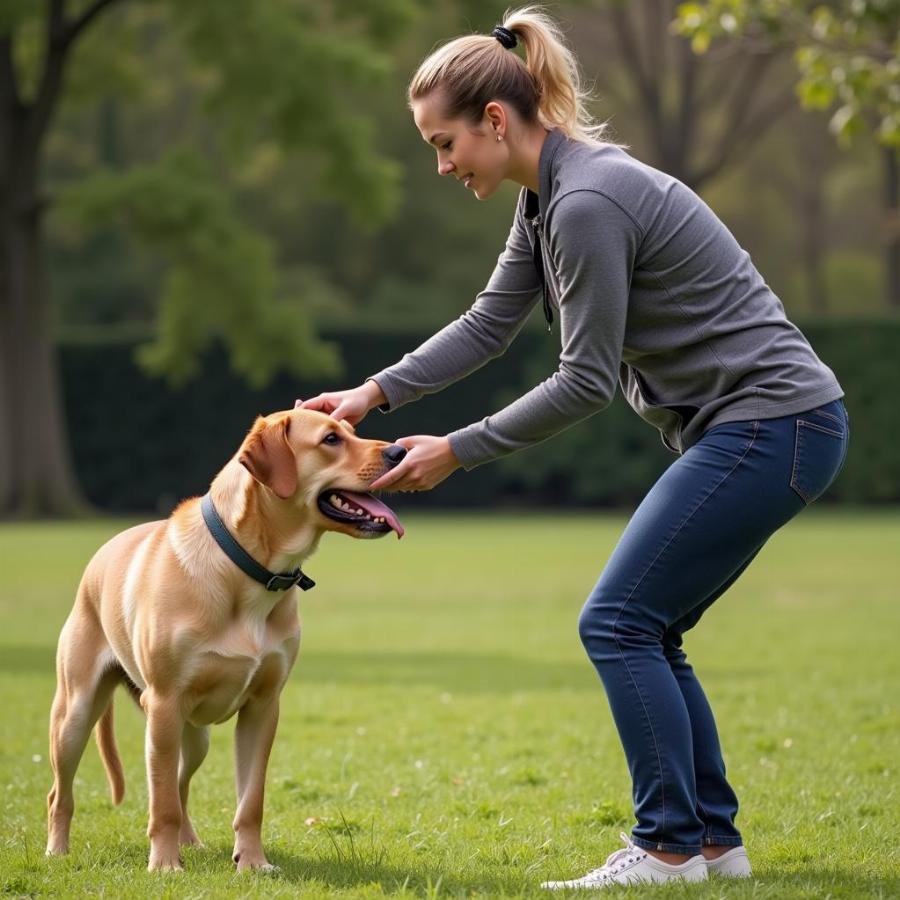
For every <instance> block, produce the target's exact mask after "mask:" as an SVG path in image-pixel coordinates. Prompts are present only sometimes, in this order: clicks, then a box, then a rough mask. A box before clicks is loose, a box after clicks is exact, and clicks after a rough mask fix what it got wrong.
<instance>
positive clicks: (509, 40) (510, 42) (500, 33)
mask: <svg viewBox="0 0 900 900" xmlns="http://www.w3.org/2000/svg"><path fill="white" fill-rule="evenodd" d="M491 37H495V38H497V40H498V41H500V43H501V44H503V46H504V47H506V49H507V50H512V48H513V47H515V46H516V45H517V44H518V43H519V42H518V40H516V36H515V35H514V34H513V33H512V32H511V31H510V30H509V29H508V28H504V27H503V26H502V25H498V26H497V27H496V28H495V29H494V30H493V31H492V32H491Z"/></svg>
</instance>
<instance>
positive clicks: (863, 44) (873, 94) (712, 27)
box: [675, 0, 900, 147]
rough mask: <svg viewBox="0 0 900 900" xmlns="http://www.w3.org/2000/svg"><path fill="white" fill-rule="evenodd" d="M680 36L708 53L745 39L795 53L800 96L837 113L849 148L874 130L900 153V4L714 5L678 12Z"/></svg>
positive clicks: (837, 130)
mask: <svg viewBox="0 0 900 900" xmlns="http://www.w3.org/2000/svg"><path fill="white" fill-rule="evenodd" d="M675 27H676V29H677V30H678V31H679V32H680V33H682V34H685V35H687V36H689V37H690V38H691V41H692V45H693V47H694V50H695V51H696V52H698V53H703V52H705V51H706V50H707V49H708V48H709V46H710V44H711V43H712V42H713V41H714V40H715V39H717V38H722V37H725V38H729V39H731V38H736V37H738V36H740V35H743V36H745V37H749V38H751V39H753V40H757V41H763V42H764V43H767V44H780V45H787V46H793V47H795V48H796V49H795V59H796V62H797V67H798V69H799V72H800V81H799V83H798V85H797V92H798V95H799V97H800V100H801V102H802V103H803V104H804V106H807V107H809V108H811V109H829V108H831V107H834V106H836V107H837V109H836V110H835V112H834V115H833V116H832V119H831V130H832V132H833V133H834V134H835V135H836V136H837V138H838V139H839V140H841V141H842V142H847V141H848V140H850V139H851V138H852V137H853V136H854V135H857V134H859V133H861V132H864V131H866V130H868V127H869V120H870V118H874V120H875V122H876V123H877V124H876V125H875V134H876V136H877V138H878V140H879V141H880V142H881V143H883V144H884V145H886V146H892V147H900V88H898V85H900V2H898V0H840V2H836V3H831V4H827V5H826V4H820V3H817V2H807V0H712V2H705V3H683V4H681V5H680V6H679V7H678V18H677V20H676V23H675Z"/></svg>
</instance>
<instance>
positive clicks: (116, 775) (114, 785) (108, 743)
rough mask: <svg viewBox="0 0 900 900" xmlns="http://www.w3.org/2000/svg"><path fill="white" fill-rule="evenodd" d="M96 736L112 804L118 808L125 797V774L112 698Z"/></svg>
mask: <svg viewBox="0 0 900 900" xmlns="http://www.w3.org/2000/svg"><path fill="white" fill-rule="evenodd" d="M94 736H95V737H96V738H97V747H98V748H99V749H100V758H101V759H102V760H103V767H104V768H105V769H106V777H107V779H109V790H110V793H111V794H112V802H113V803H114V804H115V805H116V806H118V805H119V804H120V803H121V802H122V798H123V797H124V796H125V773H124V772H123V771H122V760H121V759H119V749H118V747H116V735H115V732H114V731H113V701H112V697H110V698H109V706H107V707H106V709H105V710H104V712H103V715H102V716H100V721H99V722H98V723H97V727H96V728H95V729H94Z"/></svg>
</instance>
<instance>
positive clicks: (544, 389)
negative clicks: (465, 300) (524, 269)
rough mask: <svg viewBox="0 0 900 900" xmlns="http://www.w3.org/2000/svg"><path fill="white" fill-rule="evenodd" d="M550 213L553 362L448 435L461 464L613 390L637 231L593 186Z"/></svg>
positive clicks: (576, 414) (523, 443) (557, 427)
mask: <svg viewBox="0 0 900 900" xmlns="http://www.w3.org/2000/svg"><path fill="white" fill-rule="evenodd" d="M551 214H552V219H551V220H550V222H549V223H548V226H549V227H548V229H547V232H548V238H549V244H548V247H549V249H550V251H551V254H552V256H553V261H554V268H555V270H556V272H557V273H558V277H559V282H560V285H559V286H560V328H561V333H562V352H561V354H560V359H559V368H558V370H557V371H556V372H555V373H554V374H553V375H551V376H550V377H549V378H547V379H546V380H545V381H543V382H542V383H541V384H539V385H537V386H536V387H535V388H533V389H532V390H531V391H529V392H528V393H527V394H525V395H524V396H523V397H520V398H519V399H518V400H516V401H515V402H513V403H511V404H510V405H509V406H507V407H505V408H504V409H502V410H500V411H499V412H497V413H495V414H494V415H492V416H489V417H487V418H485V419H483V420H482V421H481V422H477V423H474V424H473V425H469V426H468V427H466V428H463V429H460V430H459V431H455V432H453V433H452V434H450V435H448V439H449V443H450V446H451V448H452V450H453V452H454V455H455V456H456V458H457V459H458V460H459V462H460V463H461V464H462V465H463V466H464V467H465V468H466V469H471V468H474V467H475V466H477V465H480V464H481V463H484V462H488V461H489V460H492V459H496V458H498V457H500V456H504V455H506V454H508V453H512V452H513V451H515V450H520V449H522V448H524V447H529V446H531V445H533V444H536V443H538V442H540V441H543V440H545V439H546V438H548V437H551V436H552V435H554V434H557V433H558V432H560V431H562V430H563V429H565V428H568V427H569V426H570V425H574V424H575V423H576V422H578V421H579V420H581V419H584V418H586V417H587V416H589V415H592V414H593V413H595V412H598V411H599V410H601V409H603V408H605V407H606V406H608V405H609V403H610V402H611V400H612V398H613V396H614V394H615V390H616V384H617V381H618V372H619V366H620V362H621V357H622V345H623V341H624V335H625V321H626V317H627V313H628V295H629V290H630V286H631V275H632V270H633V268H634V261H635V258H636V255H637V248H638V246H639V245H640V241H641V237H642V235H641V231H640V229H639V227H638V225H637V223H636V222H635V221H634V220H633V219H632V218H631V217H630V216H629V215H628V214H627V213H626V212H625V211H624V210H623V209H622V208H621V207H619V206H618V205H617V204H616V203H614V202H613V201H612V200H609V199H608V198H606V197H605V196H604V195H602V194H600V193H597V192H595V191H577V192H573V193H571V194H568V195H566V196H565V197H563V198H561V199H560V200H559V202H558V203H557V204H556V205H555V207H554V208H553V209H552V210H551Z"/></svg>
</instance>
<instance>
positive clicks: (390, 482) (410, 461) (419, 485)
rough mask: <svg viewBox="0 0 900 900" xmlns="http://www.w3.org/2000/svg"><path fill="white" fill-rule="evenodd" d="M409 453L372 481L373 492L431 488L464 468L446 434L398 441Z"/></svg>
mask: <svg viewBox="0 0 900 900" xmlns="http://www.w3.org/2000/svg"><path fill="white" fill-rule="evenodd" d="M394 443H395V444H399V445H400V446H401V447H406V449H407V451H408V452H407V454H406V456H404V457H403V459H402V461H401V462H400V463H398V464H397V465H396V466H395V467H394V468H393V469H391V471H390V472H386V473H385V474H384V475H382V476H381V478H379V479H378V480H377V481H374V482H372V484H371V485H370V487H369V490H373V491H382V490H389V491H430V490H431V489H432V488H433V487H434V486H435V485H437V484H440V483H441V482H442V481H443V480H444V479H445V478H446V477H447V476H448V475H450V474H451V473H452V472H454V471H455V470H456V469H458V468H459V467H460V462H459V460H458V459H457V458H456V454H455V453H454V452H453V450H452V448H451V447H450V441H449V440H447V438H446V437H435V436H433V435H430V434H417V435H415V436H414V437H405V438H400V439H399V440H396V441H394Z"/></svg>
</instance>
